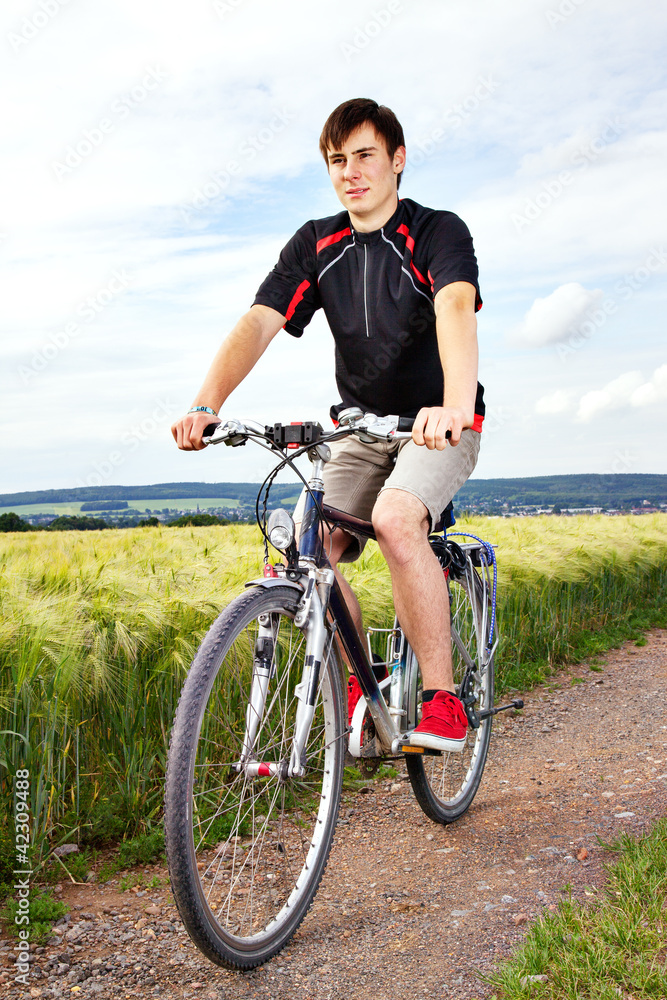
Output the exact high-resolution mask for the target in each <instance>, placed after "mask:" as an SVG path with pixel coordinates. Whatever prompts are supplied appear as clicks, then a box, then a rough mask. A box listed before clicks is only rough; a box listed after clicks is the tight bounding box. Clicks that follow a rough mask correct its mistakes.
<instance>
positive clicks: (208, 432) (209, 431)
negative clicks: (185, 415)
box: [202, 421, 220, 437]
mask: <svg viewBox="0 0 667 1000" xmlns="http://www.w3.org/2000/svg"><path fill="white" fill-rule="evenodd" d="M219 426H220V421H218V422H217V423H216V424H207V425H206V427H205V428H204V430H203V431H202V437H210V436H211V434H212V433H213V431H214V430H215V429H216V427H219Z"/></svg>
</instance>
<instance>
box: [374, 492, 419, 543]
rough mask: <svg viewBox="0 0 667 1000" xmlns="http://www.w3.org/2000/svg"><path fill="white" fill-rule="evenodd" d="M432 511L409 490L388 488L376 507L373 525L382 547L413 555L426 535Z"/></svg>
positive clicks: (379, 498)
mask: <svg viewBox="0 0 667 1000" xmlns="http://www.w3.org/2000/svg"><path fill="white" fill-rule="evenodd" d="M429 523H430V521H429V513H428V510H427V509H426V507H425V506H424V504H423V503H422V501H421V500H420V499H419V498H418V497H416V496H414V495H413V494H412V493H407V492H405V490H386V491H385V492H383V493H381V494H380V496H379V497H378V499H377V502H376V504H375V507H374V508H373V527H374V529H375V535H376V537H377V540H378V543H379V545H380V548H381V549H382V550H383V551H387V550H389V552H391V553H393V554H395V556H396V557H397V558H399V559H401V558H405V559H409V558H410V555H411V553H412V552H413V550H414V544H415V542H418V541H420V540H422V539H425V538H426V537H427V535H428V529H429Z"/></svg>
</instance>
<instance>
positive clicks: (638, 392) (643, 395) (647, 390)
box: [630, 365, 667, 406]
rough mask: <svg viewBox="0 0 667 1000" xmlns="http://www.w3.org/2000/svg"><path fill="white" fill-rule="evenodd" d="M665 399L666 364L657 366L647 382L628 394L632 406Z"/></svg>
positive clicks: (666, 382)
mask: <svg viewBox="0 0 667 1000" xmlns="http://www.w3.org/2000/svg"><path fill="white" fill-rule="evenodd" d="M663 399H667V365H661V366H660V368H657V369H656V370H655V371H654V372H653V375H652V377H651V379H650V381H649V382H644V384H643V385H640V386H638V387H637V388H636V389H635V390H634V392H633V393H632V394H631V396H630V402H631V403H632V405H633V406H651V404H653V403H659V402H661V401H662V400H663Z"/></svg>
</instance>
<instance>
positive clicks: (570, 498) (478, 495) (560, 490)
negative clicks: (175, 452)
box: [0, 473, 667, 508]
mask: <svg viewBox="0 0 667 1000" xmlns="http://www.w3.org/2000/svg"><path fill="white" fill-rule="evenodd" d="M258 485H259V484H258V483H154V484H153V485H150V486H81V487H74V488H73V489H67V490H33V491H26V492H23V493H3V494H0V508H11V507H18V506H22V505H24V504H45V503H67V502H70V503H71V502H79V501H85V502H94V501H113V500H116V501H132V500H156V501H160V500H164V499H183V500H186V499H188V498H191V497H197V498H200V497H201V498H206V497H208V498H213V499H215V498H218V497H219V498H220V499H223V498H224V499H228V500H229V499H232V500H239V501H245V502H248V501H254V499H255V497H256V495H257V489H258ZM299 489H300V485H299V483H297V482H294V483H281V484H279V485H276V486H273V487H272V489H271V496H272V498H273V500H274V501H279V500H281V499H282V498H283V497H290V496H294V495H295V494H296V493H297V492H298V491H299ZM644 500H648V501H649V503H650V504H652V505H658V504H660V503H667V475H657V474H656V475H651V474H639V473H637V474H635V473H619V474H612V475H593V474H591V475H572V476H529V477H525V478H512V479H471V480H469V481H468V482H467V483H466V484H465V485H464V486H463V487H462V488H461V490H459V492H458V494H457V498H456V505H457V507H459V508H465V507H466V506H468V505H470V506H475V507H477V506H479V505H483V506H491V507H495V506H498V505H500V506H502V505H503V504H510V505H512V506H519V505H523V504H526V505H538V506H544V507H546V506H549V507H553V506H554V505H557V506H560V507H563V508H565V507H584V506H601V507H632V506H635V505H639V504H641V503H642V501H644Z"/></svg>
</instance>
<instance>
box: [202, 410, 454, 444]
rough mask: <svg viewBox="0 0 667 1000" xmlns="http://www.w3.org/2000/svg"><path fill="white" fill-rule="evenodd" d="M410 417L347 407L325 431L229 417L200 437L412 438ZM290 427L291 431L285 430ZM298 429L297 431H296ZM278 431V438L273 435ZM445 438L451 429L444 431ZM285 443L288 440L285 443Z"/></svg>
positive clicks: (209, 440)
mask: <svg viewBox="0 0 667 1000" xmlns="http://www.w3.org/2000/svg"><path fill="white" fill-rule="evenodd" d="M413 424H414V417H399V416H395V415H389V416H385V417H378V416H377V415H376V414H375V413H363V412H362V411H361V410H360V409H357V408H350V409H348V410H343V411H341V414H340V420H339V423H338V427H337V428H336V429H335V430H333V431H331V432H330V433H328V434H325V433H323V432H322V428H321V427H320V425H319V424H318V423H316V422H314V421H305V422H303V423H298V424H287V425H283V424H273V425H272V426H267V425H264V424H259V423H257V421H255V420H246V421H245V422H241V421H240V420H236V419H230V420H226V421H221V422H220V423H219V424H208V425H207V426H206V427H205V429H204V433H203V436H202V440H203V441H204V444H221V443H222V442H223V441H224V442H225V443H226V444H230V445H232V446H233V445H239V444H245V442H246V441H247V440H248V438H250V437H252V436H254V435H256V436H259V437H264V438H267V437H268V438H269V439H270V440H272V441H274V443H276V444H279V446H280V447H300V446H302V445H307V444H313V445H315V444H318V443H319V442H320V441H321V442H326V441H328V440H330V439H331V438H338V437H342V436H343V435H345V434H355V435H356V436H357V437H358V438H359V439H360V440H361V441H367V442H372V441H407V440H409V439H410V438H411V437H412V426H413ZM290 428H294V431H293V434H290V433H289V429H290ZM297 428H300V430H297ZM278 434H280V437H277V436H276V435H278ZM446 436H447V438H450V437H451V431H447V435H446ZM288 442H289V443H288Z"/></svg>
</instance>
